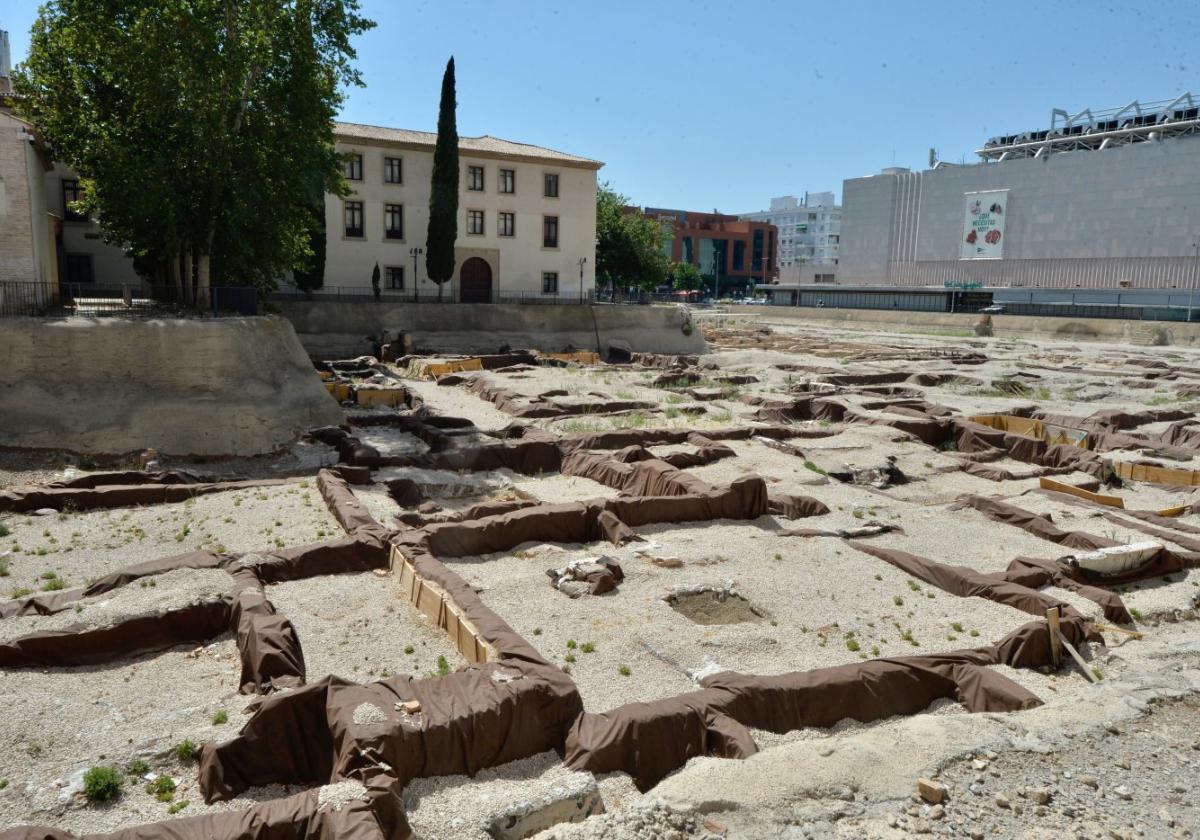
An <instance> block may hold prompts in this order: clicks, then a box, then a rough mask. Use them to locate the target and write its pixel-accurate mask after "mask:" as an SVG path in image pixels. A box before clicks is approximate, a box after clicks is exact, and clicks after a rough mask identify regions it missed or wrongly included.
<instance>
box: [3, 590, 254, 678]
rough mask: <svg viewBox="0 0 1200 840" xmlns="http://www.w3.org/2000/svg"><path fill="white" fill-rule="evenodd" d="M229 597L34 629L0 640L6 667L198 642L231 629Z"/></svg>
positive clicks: (86, 661) (105, 657) (89, 660)
mask: <svg viewBox="0 0 1200 840" xmlns="http://www.w3.org/2000/svg"><path fill="white" fill-rule="evenodd" d="M230 609H231V598H230V597H229V596H226V597H225V598H223V599H221V600H214V601H204V602H201V603H197V604H189V605H187V606H185V607H181V608H179V609H177V610H170V611H167V612H163V613H152V614H147V615H139V616H134V617H132V618H128V619H126V620H124V621H122V622H119V623H117V624H113V625H106V626H103V627H87V626H85V625H83V624H80V625H78V626H77V627H68V628H66V629H64V630H58V631H46V632H42V633H32V634H30V635H28V636H22V637H20V638H18V639H13V640H12V641H10V642H6V643H3V644H0V665H3V666H6V667H35V666H50V667H59V666H69V665H94V664H96V663H100V662H108V661H111V660H113V659H116V658H118V657H122V656H136V655H138V654H142V653H151V652H153V651H158V650H164V649H166V648H169V647H173V646H174V645H180V644H188V645H197V644H200V643H203V642H206V641H208V640H209V639H211V638H213V637H215V636H219V635H220V634H222V633H224V632H225V631H226V630H228V629H229V622H230Z"/></svg>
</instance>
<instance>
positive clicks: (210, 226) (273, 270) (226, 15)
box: [15, 0, 374, 300]
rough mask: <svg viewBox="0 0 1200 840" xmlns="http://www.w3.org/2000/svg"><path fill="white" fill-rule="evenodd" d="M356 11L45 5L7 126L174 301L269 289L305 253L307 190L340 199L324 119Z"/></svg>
mask: <svg viewBox="0 0 1200 840" xmlns="http://www.w3.org/2000/svg"><path fill="white" fill-rule="evenodd" d="M358 9H359V4H358V0H291V1H290V2H286V3H280V2H276V0H49V2H47V3H46V4H45V5H43V6H42V7H41V9H40V11H39V13H38V18H37V21H36V22H35V23H34V25H33V30H32V33H31V41H30V50H29V58H28V60H27V61H26V62H25V63H24V64H23V65H22V66H21V67H20V68H19V70H18V73H17V74H16V79H15V81H16V87H17V90H18V92H19V93H20V94H21V95H22V98H19V99H18V100H17V102H18V107H19V108H20V110H21V112H22V115H23V116H26V117H28V118H30V119H31V120H32V121H33V122H35V123H36V124H37V125H38V127H39V129H40V130H41V133H42V135H43V136H44V137H45V139H46V140H47V142H48V143H49V145H50V147H51V148H52V150H53V152H54V154H55V156H56V157H57V158H59V159H60V160H62V161H64V162H65V163H67V164H68V165H70V166H71V167H72V168H73V169H75V170H76V171H77V172H78V173H79V174H80V178H81V182H82V187H83V196H84V197H83V207H82V209H84V210H87V211H92V212H95V214H96V216H97V218H98V220H99V222H100V225H101V229H102V231H103V234H104V236H105V238H106V239H107V240H109V241H111V242H114V243H118V244H120V245H122V246H123V247H125V248H126V249H127V250H128V251H129V252H130V253H131V254H133V255H134V256H135V257H138V258H140V264H142V265H144V266H150V267H152V268H153V270H154V271H155V272H156V273H157V274H158V276H159V279H162V280H167V281H169V282H171V283H172V284H173V285H174V287H175V289H176V291H177V292H178V293H179V294H180V296H181V297H182V299H184V300H196V299H203V297H204V296H206V294H207V288H208V287H209V285H210V284H211V283H214V282H215V283H219V284H227V285H235V284H236V285H242V284H254V285H256V286H258V288H259V289H260V290H268V289H271V288H274V286H275V283H276V282H277V280H278V278H279V277H280V276H281V275H282V274H283V273H284V272H285V271H287V270H289V269H295V268H301V269H303V268H304V266H305V265H306V264H307V262H308V260H309V258H310V257H311V256H312V253H311V251H312V248H311V246H310V244H309V242H310V238H309V222H310V217H311V214H310V212H309V210H308V208H309V207H310V206H311V201H310V193H311V185H312V183H313V182H314V180H315V181H317V182H319V183H320V184H321V186H322V190H323V191H324V190H328V191H330V192H334V193H337V194H344V193H345V184H344V181H343V179H342V173H341V167H342V161H341V160H340V159H339V156H338V154H337V152H336V151H335V149H334V138H333V119H334V117H335V115H336V114H337V111H338V109H339V107H340V105H341V103H342V100H343V92H342V91H343V88H344V87H345V86H346V85H351V84H361V81H360V77H359V74H358V71H357V70H355V69H354V67H353V66H352V64H351V62H352V60H353V59H354V57H355V52H354V49H353V48H352V47H351V45H350V40H351V38H352V37H353V36H355V35H357V34H359V33H361V32H363V31H365V30H367V29H369V28H370V27H372V26H373V25H374V24H373V23H371V22H370V21H368V20H367V19H366V18H364V17H362V16H360V15H359V14H358Z"/></svg>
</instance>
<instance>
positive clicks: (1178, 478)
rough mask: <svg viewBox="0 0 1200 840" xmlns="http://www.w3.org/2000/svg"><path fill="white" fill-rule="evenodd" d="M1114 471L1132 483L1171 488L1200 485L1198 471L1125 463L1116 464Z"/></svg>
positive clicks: (1199, 473)
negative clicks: (1164, 485)
mask: <svg viewBox="0 0 1200 840" xmlns="http://www.w3.org/2000/svg"><path fill="white" fill-rule="evenodd" d="M1113 469H1114V470H1115V471H1116V473H1117V475H1119V476H1121V478H1128V479H1129V480H1130V481H1146V482H1149V483H1150V484H1166V485H1167V486H1169V487H1196V486H1198V485H1200V471H1197V470H1176V469H1171V468H1170V467H1151V466H1147V465H1146V464H1130V463H1128V462H1125V461H1119V462H1116V463H1114V464H1113Z"/></svg>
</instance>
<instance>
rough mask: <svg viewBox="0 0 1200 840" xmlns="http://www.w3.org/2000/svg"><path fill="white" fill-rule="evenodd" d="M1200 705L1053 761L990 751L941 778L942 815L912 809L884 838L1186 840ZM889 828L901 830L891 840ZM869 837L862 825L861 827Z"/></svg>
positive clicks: (1087, 740)
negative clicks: (914, 834) (1139, 839)
mask: <svg viewBox="0 0 1200 840" xmlns="http://www.w3.org/2000/svg"><path fill="white" fill-rule="evenodd" d="M1198 717H1200V699H1197V698H1196V697H1194V696H1193V697H1189V698H1186V699H1184V700H1180V701H1175V702H1165V703H1162V704H1156V705H1154V706H1152V707H1151V708H1150V711H1149V713H1148V714H1146V715H1145V716H1144V717H1142V718H1140V719H1138V720H1135V721H1132V722H1129V723H1126V724H1122V725H1116V724H1111V725H1109V726H1108V727H1106V728H1105V729H1104V730H1103V731H1102V732H1100V733H1099V734H1096V735H1091V736H1088V737H1083V738H1076V739H1073V741H1072V742H1071V743H1070V744H1069V745H1067V746H1066V747H1065V748H1063V749H1058V750H1054V751H1051V752H1017V751H1013V752H1006V753H1002V754H998V753H996V752H993V751H991V750H988V751H985V752H981V753H978V754H976V755H974V756H971V757H968V758H964V759H961V760H959V761H957V762H955V763H953V764H951V765H950V766H949V767H946V768H945V769H944V770H943V771H942V774H941V777H940V779H939V781H941V782H942V783H943V784H945V785H946V786H947V787H948V788H949V791H950V796H949V798H948V800H947V801H946V802H945V803H944V804H943V807H942V808H941V809H940V810H934V809H932V808H931V806H929V805H928V804H925V803H916V802H913V803H910V804H909V805H907V806H905V807H904V808H902V809H898V810H897V811H896V812H893V813H890V814H888V815H887V816H886V817H885V818H884V819H883V820H882V823H883V826H880V825H878V823H876V824H875V825H874V826H873V827H872V828H873V829H875V830H879V831H880V834H883V835H884V836H888V834H893V833H894V834H896V835H899V834H903V833H908V832H910V831H913V832H917V833H926V834H936V835H944V836H954V837H961V836H969V837H971V838H984V837H1020V838H1034V837H1051V836H1053V837H1110V838H1128V840H1132V838H1135V837H1146V838H1186V837H1193V836H1195V832H1196V831H1197V830H1200V807H1198V806H1197V803H1196V801H1195V797H1194V796H1193V795H1192V793H1193V791H1194V790H1195V789H1196V786H1197V785H1198V784H1200V733H1198V730H1197V727H1196V720H1197V718H1198ZM884 827H887V828H894V829H896V830H895V831H894V832H886V833H885V831H884V830H883V829H884ZM863 828H865V826H863Z"/></svg>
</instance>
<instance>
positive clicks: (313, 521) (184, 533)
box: [0, 480, 342, 595]
mask: <svg viewBox="0 0 1200 840" xmlns="http://www.w3.org/2000/svg"><path fill="white" fill-rule="evenodd" d="M0 522H2V523H3V524H4V525H5V526H6V527H7V528H8V529H9V530H10V532H11V533H10V534H9V535H8V536H6V537H3V538H0V551H7V552H8V556H7V557H0V563H4V564H5V565H6V566H7V568H8V576H7V577H0V593H2V594H4V595H11V594H12V590H20V589H33V590H36V589H41V588H44V586H45V584H46V580H44V579H43V578H42V576H43V575H44V574H45V573H47V572H51V571H52V572H54V573H55V574H56V575H57V577H58V579H60V580H61V581H63V583H64V585H65V586H66V587H67V588H70V587H72V586H80V585H83V584H84V583H86V582H87V581H89V580H93V579H95V578H98V577H101V576H103V575H105V574H108V573H109V572H112V571H115V570H117V569H120V568H124V567H125V566H131V565H133V564H134V563H140V562H143V561H145V560H153V559H156V558H159V557H169V556H173V555H176V554H183V553H186V552H189V551H196V550H200V549H203V550H208V551H218V552H224V551H229V552H244V551H254V550H256V549H257V550H262V549H268V548H283V547H285V546H293V545H303V544H305V543H310V542H317V541H320V540H322V539H330V538H333V537H336V536H340V535H341V533H342V530H341V528H340V527H339V526H338V524H337V522H336V520H334V518H333V517H332V516H331V515H330V513H329V511H328V509H327V508H326V507H325V503H324V501H323V500H322V499H321V494H320V493H319V492H318V491H317V489H316V483H315V481H310V480H304V481H300V482H297V483H295V484H289V485H287V486H283V487H256V488H248V489H245V490H236V491H230V492H226V493H212V494H210V495H207V496H197V497H196V498H194V499H190V500H188V501H185V502H178V503H175V504H166V505H155V506H151V507H135V508H115V509H112V510H97V511H90V512H87V513H74V514H71V513H66V514H54V515H49V516H26V515H24V514H17V515H12V514H9V515H6V516H4V517H2V518H0Z"/></svg>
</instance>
